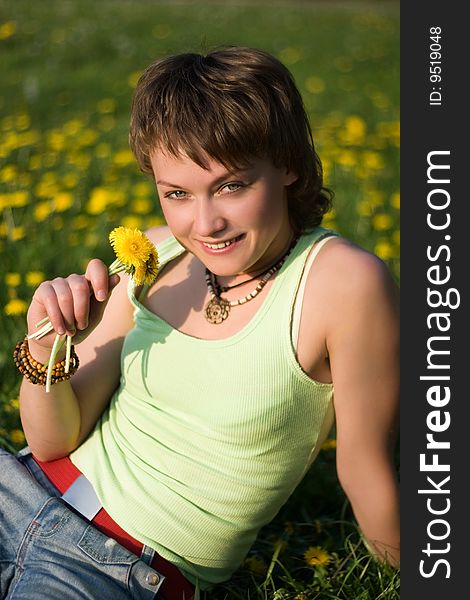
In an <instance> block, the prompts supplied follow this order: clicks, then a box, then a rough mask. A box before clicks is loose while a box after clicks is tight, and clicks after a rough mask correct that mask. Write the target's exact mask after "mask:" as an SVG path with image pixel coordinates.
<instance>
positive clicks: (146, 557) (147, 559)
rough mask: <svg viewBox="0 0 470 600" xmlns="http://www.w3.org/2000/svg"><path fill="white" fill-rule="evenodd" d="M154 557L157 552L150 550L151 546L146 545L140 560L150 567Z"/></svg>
mask: <svg viewBox="0 0 470 600" xmlns="http://www.w3.org/2000/svg"><path fill="white" fill-rule="evenodd" d="M154 556H155V550H154V549H153V548H150V546H147V545H146V544H144V546H143V548H142V552H141V553H140V560H143V561H144V563H145V564H147V565H149V566H150V565H151V564H152V561H153V557H154Z"/></svg>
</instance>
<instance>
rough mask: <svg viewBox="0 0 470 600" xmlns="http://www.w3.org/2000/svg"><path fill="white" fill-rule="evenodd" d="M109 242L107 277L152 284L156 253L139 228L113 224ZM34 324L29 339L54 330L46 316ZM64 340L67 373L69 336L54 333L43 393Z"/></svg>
mask: <svg viewBox="0 0 470 600" xmlns="http://www.w3.org/2000/svg"><path fill="white" fill-rule="evenodd" d="M109 241H110V243H111V245H112V247H113V249H114V251H115V253H116V257H117V258H116V260H115V261H114V262H113V263H112V264H111V265H110V266H109V268H108V274H109V276H110V277H111V276H112V275H116V274H117V273H122V272H125V273H128V274H129V275H130V276H131V278H132V280H133V282H134V284H135V285H136V286H139V285H142V284H144V283H145V284H147V285H150V284H151V283H153V281H154V280H155V278H156V276H157V273H158V253H157V249H156V248H155V246H154V245H153V243H152V242H151V241H150V240H149V239H148V237H147V236H146V235H145V234H144V233H142V231H139V230H138V229H132V228H130V227H116V228H115V229H113V230H112V231H111V233H110V234H109ZM36 327H40V329H39V330H38V331H36V332H35V333H32V334H30V335H29V336H28V338H29V339H33V338H35V339H40V338H41V337H43V336H45V335H47V334H48V333H50V332H51V331H52V330H53V327H52V325H51V323H50V321H49V318H48V317H46V318H45V319H43V320H42V321H40V322H39V323H37V325H36ZM64 343H66V344H67V351H66V358H65V372H66V373H68V372H69V363H70V353H71V345H72V338H71V336H68V335H67V336H66V335H56V338H55V341H54V345H53V347H52V350H51V356H50V358H49V364H48V367H47V378H46V392H48V391H49V390H50V386H51V377H52V367H53V366H54V360H55V357H56V356H57V353H58V352H59V350H60V348H61V347H62V345H63V344H64Z"/></svg>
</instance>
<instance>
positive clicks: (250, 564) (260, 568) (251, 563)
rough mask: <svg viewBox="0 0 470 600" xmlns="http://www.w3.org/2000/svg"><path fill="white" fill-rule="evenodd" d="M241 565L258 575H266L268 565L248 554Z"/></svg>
mask: <svg viewBox="0 0 470 600" xmlns="http://www.w3.org/2000/svg"><path fill="white" fill-rule="evenodd" d="M243 566H244V567H245V568H246V569H248V571H250V573H253V575H257V576H258V577H263V576H264V575H266V572H267V570H268V565H267V564H266V563H265V562H264V560H263V559H261V558H258V557H256V556H249V557H248V558H246V559H245V562H244V563H243Z"/></svg>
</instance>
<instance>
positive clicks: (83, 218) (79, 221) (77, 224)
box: [72, 215, 91, 229]
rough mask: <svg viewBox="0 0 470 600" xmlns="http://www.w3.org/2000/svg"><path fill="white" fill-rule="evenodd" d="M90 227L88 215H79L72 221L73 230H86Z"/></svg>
mask: <svg viewBox="0 0 470 600" xmlns="http://www.w3.org/2000/svg"><path fill="white" fill-rule="evenodd" d="M90 225H91V221H90V217H88V216H87V215H77V216H76V217H74V218H73V219H72V227H73V229H86V228H87V227H90Z"/></svg>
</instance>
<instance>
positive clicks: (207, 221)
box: [194, 197, 226, 238]
mask: <svg viewBox="0 0 470 600" xmlns="http://www.w3.org/2000/svg"><path fill="white" fill-rule="evenodd" d="M225 226H226V222H225V218H224V217H223V215H222V214H221V211H220V207H219V206H218V205H217V202H216V201H215V199H214V198H213V197H208V198H198V199H197V201H196V203H195V215H194V229H195V232H196V234H197V235H198V236H200V237H203V238H209V237H212V236H214V234H215V233H218V232H220V231H222V230H223V229H225Z"/></svg>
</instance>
